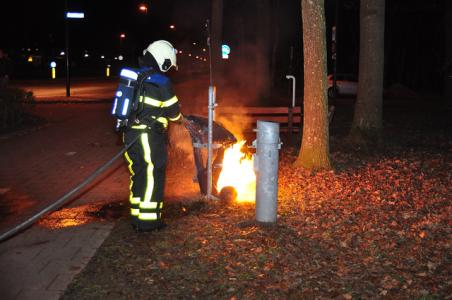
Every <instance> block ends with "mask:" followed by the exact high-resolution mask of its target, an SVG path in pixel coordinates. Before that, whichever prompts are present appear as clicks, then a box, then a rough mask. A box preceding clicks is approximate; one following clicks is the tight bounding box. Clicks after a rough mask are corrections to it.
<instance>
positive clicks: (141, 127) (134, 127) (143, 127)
mask: <svg viewBox="0 0 452 300" xmlns="http://www.w3.org/2000/svg"><path fill="white" fill-rule="evenodd" d="M147 127H148V126H147V125H144V124H142V125H133V126H132V128H133V129H146V128H147Z"/></svg>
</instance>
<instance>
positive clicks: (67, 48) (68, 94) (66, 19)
mask: <svg viewBox="0 0 452 300" xmlns="http://www.w3.org/2000/svg"><path fill="white" fill-rule="evenodd" d="M64 4H65V13H64V22H65V47H66V49H65V52H66V97H70V96H71V77H70V74H69V69H70V66H69V64H70V60H69V21H68V18H67V12H68V6H67V0H65V1H64Z"/></svg>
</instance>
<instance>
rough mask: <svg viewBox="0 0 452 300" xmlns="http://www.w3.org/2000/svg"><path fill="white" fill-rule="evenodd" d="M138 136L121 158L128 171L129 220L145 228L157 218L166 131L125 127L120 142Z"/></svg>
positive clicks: (162, 178) (160, 204) (163, 175)
mask: <svg viewBox="0 0 452 300" xmlns="http://www.w3.org/2000/svg"><path fill="white" fill-rule="evenodd" d="M137 136H139V137H138V140H137V141H136V142H135V143H134V144H133V145H132V146H131V147H130V148H129V149H128V150H127V152H126V153H125V158H126V160H127V162H128V166H129V171H130V174H131V176H130V197H129V200H130V204H131V211H130V212H131V216H132V220H133V222H134V223H135V225H137V226H138V227H140V228H142V229H146V228H148V227H152V226H155V224H156V222H160V221H161V217H162V213H161V211H162V208H163V192H164V188H165V171H166V161H167V157H168V153H167V134H166V132H162V131H161V130H160V131H157V130H153V129H129V130H127V131H126V132H125V134H124V142H125V143H126V144H128V143H130V142H131V141H133V139H135V138H136V137H137Z"/></svg>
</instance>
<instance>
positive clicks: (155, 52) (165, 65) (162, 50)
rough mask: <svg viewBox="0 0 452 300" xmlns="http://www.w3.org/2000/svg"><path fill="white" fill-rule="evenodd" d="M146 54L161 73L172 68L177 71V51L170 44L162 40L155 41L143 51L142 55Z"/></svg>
mask: <svg viewBox="0 0 452 300" xmlns="http://www.w3.org/2000/svg"><path fill="white" fill-rule="evenodd" d="M146 52H149V53H150V54H152V56H153V57H154V58H155V60H156V61H157V64H158V66H159V68H160V70H161V71H162V72H166V71H168V70H169V69H170V68H171V67H172V66H174V67H175V68H176V70H177V63H176V53H177V51H176V49H174V47H173V45H171V43H170V42H167V41H164V40H159V41H155V42H153V43H151V44H149V46H148V47H147V48H146V49H144V50H143V55H145V54H146Z"/></svg>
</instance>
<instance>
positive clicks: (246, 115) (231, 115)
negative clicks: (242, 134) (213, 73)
mask: <svg viewBox="0 0 452 300" xmlns="http://www.w3.org/2000/svg"><path fill="white" fill-rule="evenodd" d="M302 117H303V116H302V112H301V108H300V107H294V108H292V107H261V106H248V107H233V106H218V107H216V108H215V120H217V121H219V122H220V123H225V122H226V123H230V122H231V123H233V124H234V125H235V126H239V127H240V128H242V129H244V130H245V131H251V130H252V129H254V128H256V123H257V121H258V120H260V121H268V122H277V123H280V130H281V131H288V132H293V131H299V130H300V127H301V124H302V121H303V120H302Z"/></svg>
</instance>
